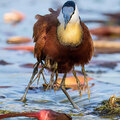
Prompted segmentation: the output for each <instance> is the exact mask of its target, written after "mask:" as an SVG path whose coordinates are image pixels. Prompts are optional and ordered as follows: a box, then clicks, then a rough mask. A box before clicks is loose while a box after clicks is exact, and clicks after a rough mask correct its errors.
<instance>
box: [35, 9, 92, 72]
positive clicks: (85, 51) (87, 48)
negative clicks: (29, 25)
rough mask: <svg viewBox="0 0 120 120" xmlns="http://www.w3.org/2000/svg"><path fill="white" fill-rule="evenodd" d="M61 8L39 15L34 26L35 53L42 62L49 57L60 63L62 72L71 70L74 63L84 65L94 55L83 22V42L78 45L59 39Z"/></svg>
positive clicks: (90, 39)
mask: <svg viewBox="0 0 120 120" xmlns="http://www.w3.org/2000/svg"><path fill="white" fill-rule="evenodd" d="M58 13H59V10H58V11H56V12H55V11H54V13H53V12H52V13H51V14H48V15H45V16H40V15H37V16H36V18H37V19H38V21H37V22H36V23H35V25H34V28H33V38H34V42H35V50H34V54H35V57H36V58H37V60H38V61H39V62H40V61H41V60H44V59H45V58H46V56H47V57H49V58H50V59H52V60H53V61H56V62H57V63H58V71H59V72H60V73H65V72H69V71H70V70H71V69H72V67H73V65H84V64H87V63H89V61H90V59H91V57H92V55H93V42H92V38H91V36H90V32H89V30H88V28H87V26H86V25H85V24H84V23H83V22H81V26H82V31H83V36H82V42H81V44H80V45H79V46H77V47H70V46H64V45H61V44H60V43H59V41H58V39H57V34H56V31H57V26H58V25H59V21H58V19H57V16H58V15H59V14H58Z"/></svg>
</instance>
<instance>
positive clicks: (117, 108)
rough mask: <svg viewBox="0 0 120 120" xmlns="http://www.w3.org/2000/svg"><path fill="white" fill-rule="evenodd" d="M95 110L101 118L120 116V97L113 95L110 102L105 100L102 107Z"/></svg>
mask: <svg viewBox="0 0 120 120" xmlns="http://www.w3.org/2000/svg"><path fill="white" fill-rule="evenodd" d="M94 110H95V113H96V114H99V115H100V116H108V115H109V116H120V97H116V96H115V95H113V96H111V97H110V98H109V100H104V101H103V102H102V105H101V106H99V107H97V108H95V109H94Z"/></svg>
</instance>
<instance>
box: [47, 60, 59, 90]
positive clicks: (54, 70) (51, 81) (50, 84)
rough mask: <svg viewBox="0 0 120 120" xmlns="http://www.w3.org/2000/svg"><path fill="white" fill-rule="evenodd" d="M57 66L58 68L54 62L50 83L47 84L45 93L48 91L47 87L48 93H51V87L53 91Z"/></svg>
mask: <svg viewBox="0 0 120 120" xmlns="http://www.w3.org/2000/svg"><path fill="white" fill-rule="evenodd" d="M57 66H58V64H57V62H55V63H54V64H53V65H52V67H53V68H54V69H53V72H52V74H51V78H50V82H49V84H48V86H47V88H46V91H47V90H48V88H49V87H50V91H51V88H52V87H53V89H54V74H55V73H56V72H57ZM56 79H57V78H56ZM54 91H55V89H54Z"/></svg>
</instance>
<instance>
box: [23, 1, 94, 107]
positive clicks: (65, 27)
mask: <svg viewBox="0 0 120 120" xmlns="http://www.w3.org/2000/svg"><path fill="white" fill-rule="evenodd" d="M49 11H50V12H51V13H50V14H47V15H45V16H41V15H36V18H37V22H36V23H35V24H34V27H33V38H34V42H35V48H34V56H35V57H36V58H37V61H38V62H37V63H36V64H35V68H34V71H33V75H32V77H31V80H30V83H29V85H28V87H27V90H26V92H25V95H24V96H23V98H22V101H23V100H24V99H25V97H26V93H27V91H28V88H29V86H30V85H31V84H32V79H33V78H34V76H35V74H36V73H37V69H38V65H39V63H41V64H42V69H41V71H40V72H39V73H38V74H41V73H42V71H43V69H44V68H48V69H49V70H50V71H52V74H51V80H50V83H49V85H50V84H51V83H52V82H53V81H54V80H53V79H54V73H56V79H57V76H58V75H57V74H58V73H64V76H63V79H62V82H61V89H62V90H63V92H64V93H65V94H66V96H67V97H68V99H69V100H70V102H71V103H72V105H73V106H74V107H75V108H78V107H77V106H76V105H75V104H74V103H73V101H72V99H71V98H70V96H69V94H68V93H67V92H66V90H65V88H64V80H65V78H66V75H67V73H68V72H69V71H70V70H72V68H73V70H72V72H73V75H74V77H75V78H76V82H77V84H78V88H79V93H80V95H81V84H80V82H79V79H78V78H77V75H76V72H75V70H74V66H75V65H81V66H82V72H83V74H84V79H85V82H86V84H87V88H88V95H89V98H90V92H89V87H88V82H87V78H86V74H85V69H84V65H85V64H87V63H89V61H90V59H91V57H92V55H93V50H94V48H93V42H92V38H91V35H90V32H89V30H88V28H87V26H86V25H85V24H84V23H83V22H82V21H81V20H80V18H79V15H78V9H77V6H76V5H75V3H74V2H73V1H67V2H66V3H65V4H64V5H63V7H62V10H61V9H58V10H57V11H54V10H53V9H52V8H50V9H49ZM60 16H62V17H63V18H62V19H64V22H63V21H62V20H61V18H60ZM43 61H44V62H43ZM48 62H49V64H48ZM48 66H49V67H48ZM55 81H56V80H55ZM49 85H48V87H49Z"/></svg>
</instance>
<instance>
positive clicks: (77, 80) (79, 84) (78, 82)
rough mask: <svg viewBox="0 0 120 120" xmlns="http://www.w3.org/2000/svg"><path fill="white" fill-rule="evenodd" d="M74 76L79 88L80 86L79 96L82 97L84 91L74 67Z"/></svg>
mask: <svg viewBox="0 0 120 120" xmlns="http://www.w3.org/2000/svg"><path fill="white" fill-rule="evenodd" d="M72 72H73V75H74V77H75V79H76V82H77V86H78V90H79V94H80V97H81V96H82V92H81V91H82V90H81V86H82V85H81V83H80V81H79V79H78V77H77V75H76V72H75V68H74V66H73V71H72Z"/></svg>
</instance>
